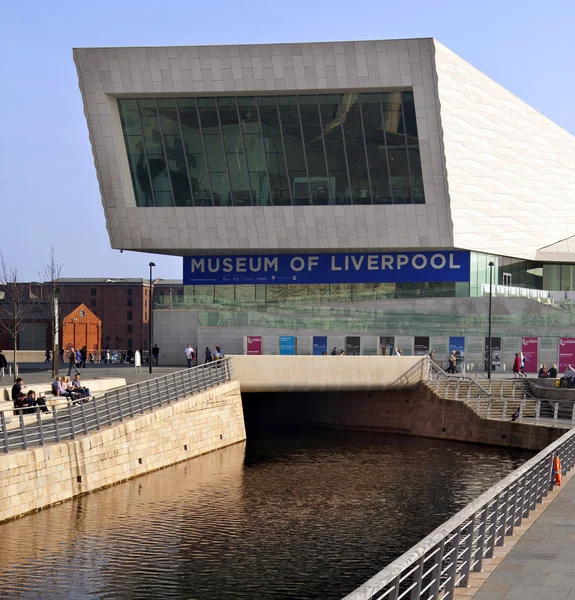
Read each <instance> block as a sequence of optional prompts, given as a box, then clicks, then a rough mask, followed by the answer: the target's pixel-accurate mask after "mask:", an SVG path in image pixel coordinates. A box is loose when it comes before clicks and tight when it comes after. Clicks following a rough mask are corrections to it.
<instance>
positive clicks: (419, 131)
mask: <svg viewBox="0 0 575 600" xmlns="http://www.w3.org/2000/svg"><path fill="white" fill-rule="evenodd" d="M74 58H75V62H76V65H77V69H78V76H79V82H80V89H81V92H82V96H83V101H84V109H85V114H86V119H87V123H88V130H89V135H90V140H91V144H92V149H93V153H94V161H95V165H96V170H97V175H98V180H99V184H100V190H101V195H102V203H103V206H104V211H105V215H106V223H107V228H108V232H109V236H110V241H111V245H112V247H113V248H116V249H121V250H126V251H128V250H132V251H138V252H154V253H163V254H170V255H176V256H181V257H182V263H183V266H182V268H183V276H182V281H180V282H176V281H175V282H174V287H173V293H172V291H171V290H170V293H166V289H165V287H166V286H163V287H164V290H163V292H164V293H161V294H160V293H157V294H155V300H154V341H155V342H157V344H158V346H160V348H162V354H163V356H164V357H165V359H166V360H167V361H178V362H183V359H184V354H183V349H184V347H185V346H186V344H188V343H192V344H193V345H194V346H196V347H199V348H200V353H201V355H203V352H202V349H203V348H204V347H205V346H209V347H211V348H213V347H214V346H215V345H216V344H218V345H220V346H222V348H223V349H224V351H225V352H226V353H227V354H234V353H242V352H248V353H251V354H258V353H264V354H271V353H283V354H292V353H296V354H322V353H323V352H327V353H328V354H330V353H331V351H332V348H333V347H334V346H337V347H338V350H341V349H343V350H344V351H345V352H346V353H348V354H349V353H351V354H356V353H357V354H372V355H373V354H378V353H382V352H383V353H390V352H391V351H392V350H393V348H399V349H400V350H401V351H402V352H403V353H404V354H420V353H421V354H423V353H428V352H429V351H430V350H431V349H432V348H433V349H435V351H436V356H437V357H438V358H439V359H444V360H445V359H446V358H447V355H448V353H449V351H450V350H451V349H455V350H457V351H458V352H459V353H461V354H462V355H464V356H465V359H466V361H467V363H468V365H469V366H472V367H473V366H474V367H476V368H483V365H484V360H485V346H486V336H487V331H488V328H487V323H488V318H487V315H488V296H489V292H490V291H491V292H492V294H493V343H492V351H493V356H492V364H493V365H494V366H495V368H503V367H504V366H506V368H508V369H509V368H510V366H511V363H512V360H513V357H514V355H515V353H516V352H519V351H521V350H523V352H524V353H525V355H526V358H527V359H528V370H530V371H536V370H537V367H538V364H539V363H546V364H548V366H549V365H550V364H552V363H556V364H558V365H560V367H564V365H565V364H567V363H568V362H569V361H570V359H571V356H572V357H573V362H574V363H575V318H574V312H573V304H572V299H573V298H574V297H575V293H574V290H575V219H573V210H572V207H573V203H574V201H575V138H574V137H573V136H572V135H571V134H570V133H568V132H567V131H565V130H564V129H562V128H561V127H559V126H558V125H556V124H554V123H553V122H552V121H550V120H549V119H548V118H546V117H545V116H543V115H542V114H540V113H538V112H537V111H536V110H534V109H533V108H531V107H530V106H528V105H527V104H525V103H524V102H523V101H521V100H520V99H518V98H517V97H515V96H514V95H513V94H511V93H510V92H509V91H507V90H506V89H504V88H503V87H501V86H500V85H498V84H497V83H495V82H494V81H492V80H491V79H489V77H487V76H486V75H484V74H483V73H481V72H480V71H479V70H477V69H476V68H474V67H473V66H471V65H470V64H468V63H467V62H466V61H464V60H463V59H462V58H460V57H459V56H457V55H456V54H454V53H453V52H451V51H450V50H449V49H447V48H446V47H445V46H443V45H442V44H440V43H439V42H437V41H436V40H434V39H408V40H384V41H361V42H333V43H309V44H277V45H245V46H231V45H230V46H201V47H195V46H190V47H166V48H164V47H162V48H85V49H84V48H78V49H76V50H75V51H74ZM554 93H557V92H554ZM143 260H146V259H145V258H143ZM157 275H158V276H159V277H161V276H162V274H161V273H157ZM490 277H491V278H492V282H493V287H490V285H489V284H490Z"/></svg>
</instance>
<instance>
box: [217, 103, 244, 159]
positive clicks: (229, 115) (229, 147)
mask: <svg viewBox="0 0 575 600" xmlns="http://www.w3.org/2000/svg"><path fill="white" fill-rule="evenodd" d="M218 110H219V112H220V122H221V124H222V135H223V136H224V146H225V150H226V153H228V154H230V153H236V154H243V152H244V149H243V142H242V136H241V132H240V123H239V119H238V111H237V109H236V102H235V99H234V98H218Z"/></svg>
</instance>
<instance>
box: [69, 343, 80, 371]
mask: <svg viewBox="0 0 575 600" xmlns="http://www.w3.org/2000/svg"><path fill="white" fill-rule="evenodd" d="M69 360H70V364H69V367H68V377H70V375H71V374H72V369H74V371H76V373H77V374H78V375H80V374H81V373H80V371H78V367H77V366H76V353H75V352H74V348H70V358H69Z"/></svg>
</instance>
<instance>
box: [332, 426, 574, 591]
mask: <svg viewBox="0 0 575 600" xmlns="http://www.w3.org/2000/svg"><path fill="white" fill-rule="evenodd" d="M555 456H558V457H559V459H560V460H561V465H562V468H563V474H565V473H566V472H568V471H570V470H571V468H572V467H573V464H574V462H575V430H573V429H572V430H570V431H568V432H567V433H566V434H565V435H563V436H562V437H560V438H559V439H558V440H557V441H555V442H554V443H553V444H551V445H550V446H548V447H547V448H545V449H544V450H542V451H541V452H540V453H539V454H537V455H536V456H535V457H533V458H532V459H531V460H529V461H528V462H526V463H525V464H524V465H523V466H521V467H520V468H519V469H517V470H516V471H514V472H513V473H511V474H510V475H508V476H507V477H506V478H505V479H503V480H502V481H500V482H499V483H497V484H496V485H494V486H493V487H492V488H490V489H489V490H487V491H486V492H485V493H484V494H482V495H481V496H479V498H477V500H475V501H473V502H471V503H470V504H468V505H467V506H466V507H465V508H464V509H462V510H461V511H459V512H458V513H457V514H456V515H455V516H454V517H452V518H451V519H449V520H448V521H447V522H445V523H444V524H443V525H441V526H440V527H438V528H437V529H436V530H435V531H434V532H433V533H431V534H430V535H428V536H427V537H426V538H424V539H423V540H422V541H421V542H420V543H419V544H417V545H416V546H414V547H413V548H411V550H408V551H407V552H406V553H405V554H403V555H402V556H401V557H399V558H398V559H397V560H395V561H393V562H392V563H391V564H390V565H388V566H387V567H386V568H385V569H383V570H382V571H380V572H379V573H378V574H377V575H375V577H372V578H371V579H370V580H369V581H367V582H366V583H364V584H363V585H362V586H360V587H359V588H357V589H356V590H355V591H354V592H352V593H351V594H349V595H348V596H346V597H345V599H344V600H375V599H377V600H420V599H421V600H423V599H425V600H453V598H454V590H455V588H456V587H467V586H468V583H469V575H470V573H471V572H472V571H481V570H482V568H483V561H484V560H485V559H486V558H492V557H493V554H494V550H495V547H496V546H503V545H504V543H505V538H506V537H507V536H510V535H513V531H514V529H515V527H518V526H519V525H521V523H522V521H523V519H525V518H527V517H528V516H529V513H530V512H531V511H532V510H535V508H536V506H537V504H541V502H542V501H543V498H544V497H545V496H547V494H548V492H549V490H552V489H553V488H554V486H555V482H554V479H553V470H552V467H553V459H554V458H555Z"/></svg>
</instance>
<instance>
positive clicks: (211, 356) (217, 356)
mask: <svg viewBox="0 0 575 600" xmlns="http://www.w3.org/2000/svg"><path fill="white" fill-rule="evenodd" d="M222 358H224V351H223V350H222V349H221V348H220V346H216V349H215V350H213V351H212V350H210V348H209V346H206V353H205V360H204V364H208V363H211V362H213V361H215V360H222Z"/></svg>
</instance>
